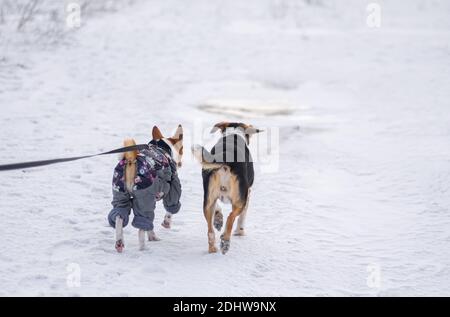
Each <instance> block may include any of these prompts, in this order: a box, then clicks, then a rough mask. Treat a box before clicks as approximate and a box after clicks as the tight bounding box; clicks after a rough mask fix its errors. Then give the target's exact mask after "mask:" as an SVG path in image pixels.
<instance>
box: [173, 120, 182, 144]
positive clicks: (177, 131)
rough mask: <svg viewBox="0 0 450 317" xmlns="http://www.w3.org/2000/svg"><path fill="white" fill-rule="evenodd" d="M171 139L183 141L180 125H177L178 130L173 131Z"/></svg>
mask: <svg viewBox="0 0 450 317" xmlns="http://www.w3.org/2000/svg"><path fill="white" fill-rule="evenodd" d="M172 138H173V139H177V140H183V126H182V125H181V124H179V125H178V128H177V130H176V131H175V134H174V135H173V137H172Z"/></svg>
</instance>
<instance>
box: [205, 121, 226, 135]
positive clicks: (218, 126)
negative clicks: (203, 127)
mask: <svg viewBox="0 0 450 317" xmlns="http://www.w3.org/2000/svg"><path fill="white" fill-rule="evenodd" d="M228 125H229V123H228V122H225V121H222V122H219V123H217V124H216V125H214V127H213V128H212V129H211V132H210V133H214V132H216V131H217V130H220V131H221V132H223V131H225V129H226V128H227V127H228Z"/></svg>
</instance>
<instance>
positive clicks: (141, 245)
mask: <svg viewBox="0 0 450 317" xmlns="http://www.w3.org/2000/svg"><path fill="white" fill-rule="evenodd" d="M138 238H139V250H141V251H142V250H144V249H145V231H144V230H142V229H139V231H138Z"/></svg>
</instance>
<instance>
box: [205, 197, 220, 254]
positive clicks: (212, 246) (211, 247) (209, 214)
mask: <svg viewBox="0 0 450 317" xmlns="http://www.w3.org/2000/svg"><path fill="white" fill-rule="evenodd" d="M213 206H214V204H213V205H212V206H206V207H205V209H204V210H203V213H204V215H205V219H206V222H207V223H208V252H209V253H215V252H217V248H216V234H215V233H214V227H213V216H214V208H213Z"/></svg>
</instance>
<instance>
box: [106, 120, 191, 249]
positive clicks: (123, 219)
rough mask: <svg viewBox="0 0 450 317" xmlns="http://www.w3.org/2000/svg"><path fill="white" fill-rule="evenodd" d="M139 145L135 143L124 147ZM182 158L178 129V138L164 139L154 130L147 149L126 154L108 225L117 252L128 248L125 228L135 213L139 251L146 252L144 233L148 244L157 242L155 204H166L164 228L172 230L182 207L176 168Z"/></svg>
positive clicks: (117, 173)
mask: <svg viewBox="0 0 450 317" xmlns="http://www.w3.org/2000/svg"><path fill="white" fill-rule="evenodd" d="M132 145H136V142H135V141H134V140H133V139H127V140H125V141H124V146H132ZM182 156H183V128H182V127H181V125H179V126H178V128H177V131H176V133H175V135H174V136H173V137H171V138H164V137H163V136H162V134H161V131H160V130H159V129H158V127H156V126H155V127H153V131H152V141H150V143H149V145H148V149H144V150H140V151H130V152H126V153H124V155H123V157H121V160H120V161H119V164H118V165H117V166H116V168H115V169H114V176H113V201H112V203H111V204H112V206H113V209H112V210H111V212H110V213H109V215H108V221H109V224H110V225H111V226H112V227H113V228H115V230H116V245H115V247H116V250H117V252H122V251H123V249H124V247H125V244H124V238H123V228H124V227H125V226H126V225H127V224H128V220H129V215H130V213H131V210H133V214H134V218H133V222H132V226H133V227H135V228H137V229H138V237H139V247H140V249H141V250H143V249H144V248H145V233H146V232H147V234H148V240H149V241H158V240H159V239H158V237H157V236H156V234H155V232H154V231H153V220H154V217H155V213H154V210H155V207H156V201H158V200H161V199H162V200H163V204H164V208H165V209H166V215H165V217H164V221H163V223H162V226H163V227H165V228H170V226H171V221H172V216H173V215H174V214H176V213H177V212H178V211H179V210H180V207H181V204H180V196H181V184H180V180H179V178H178V173H177V167H181V159H182Z"/></svg>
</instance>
